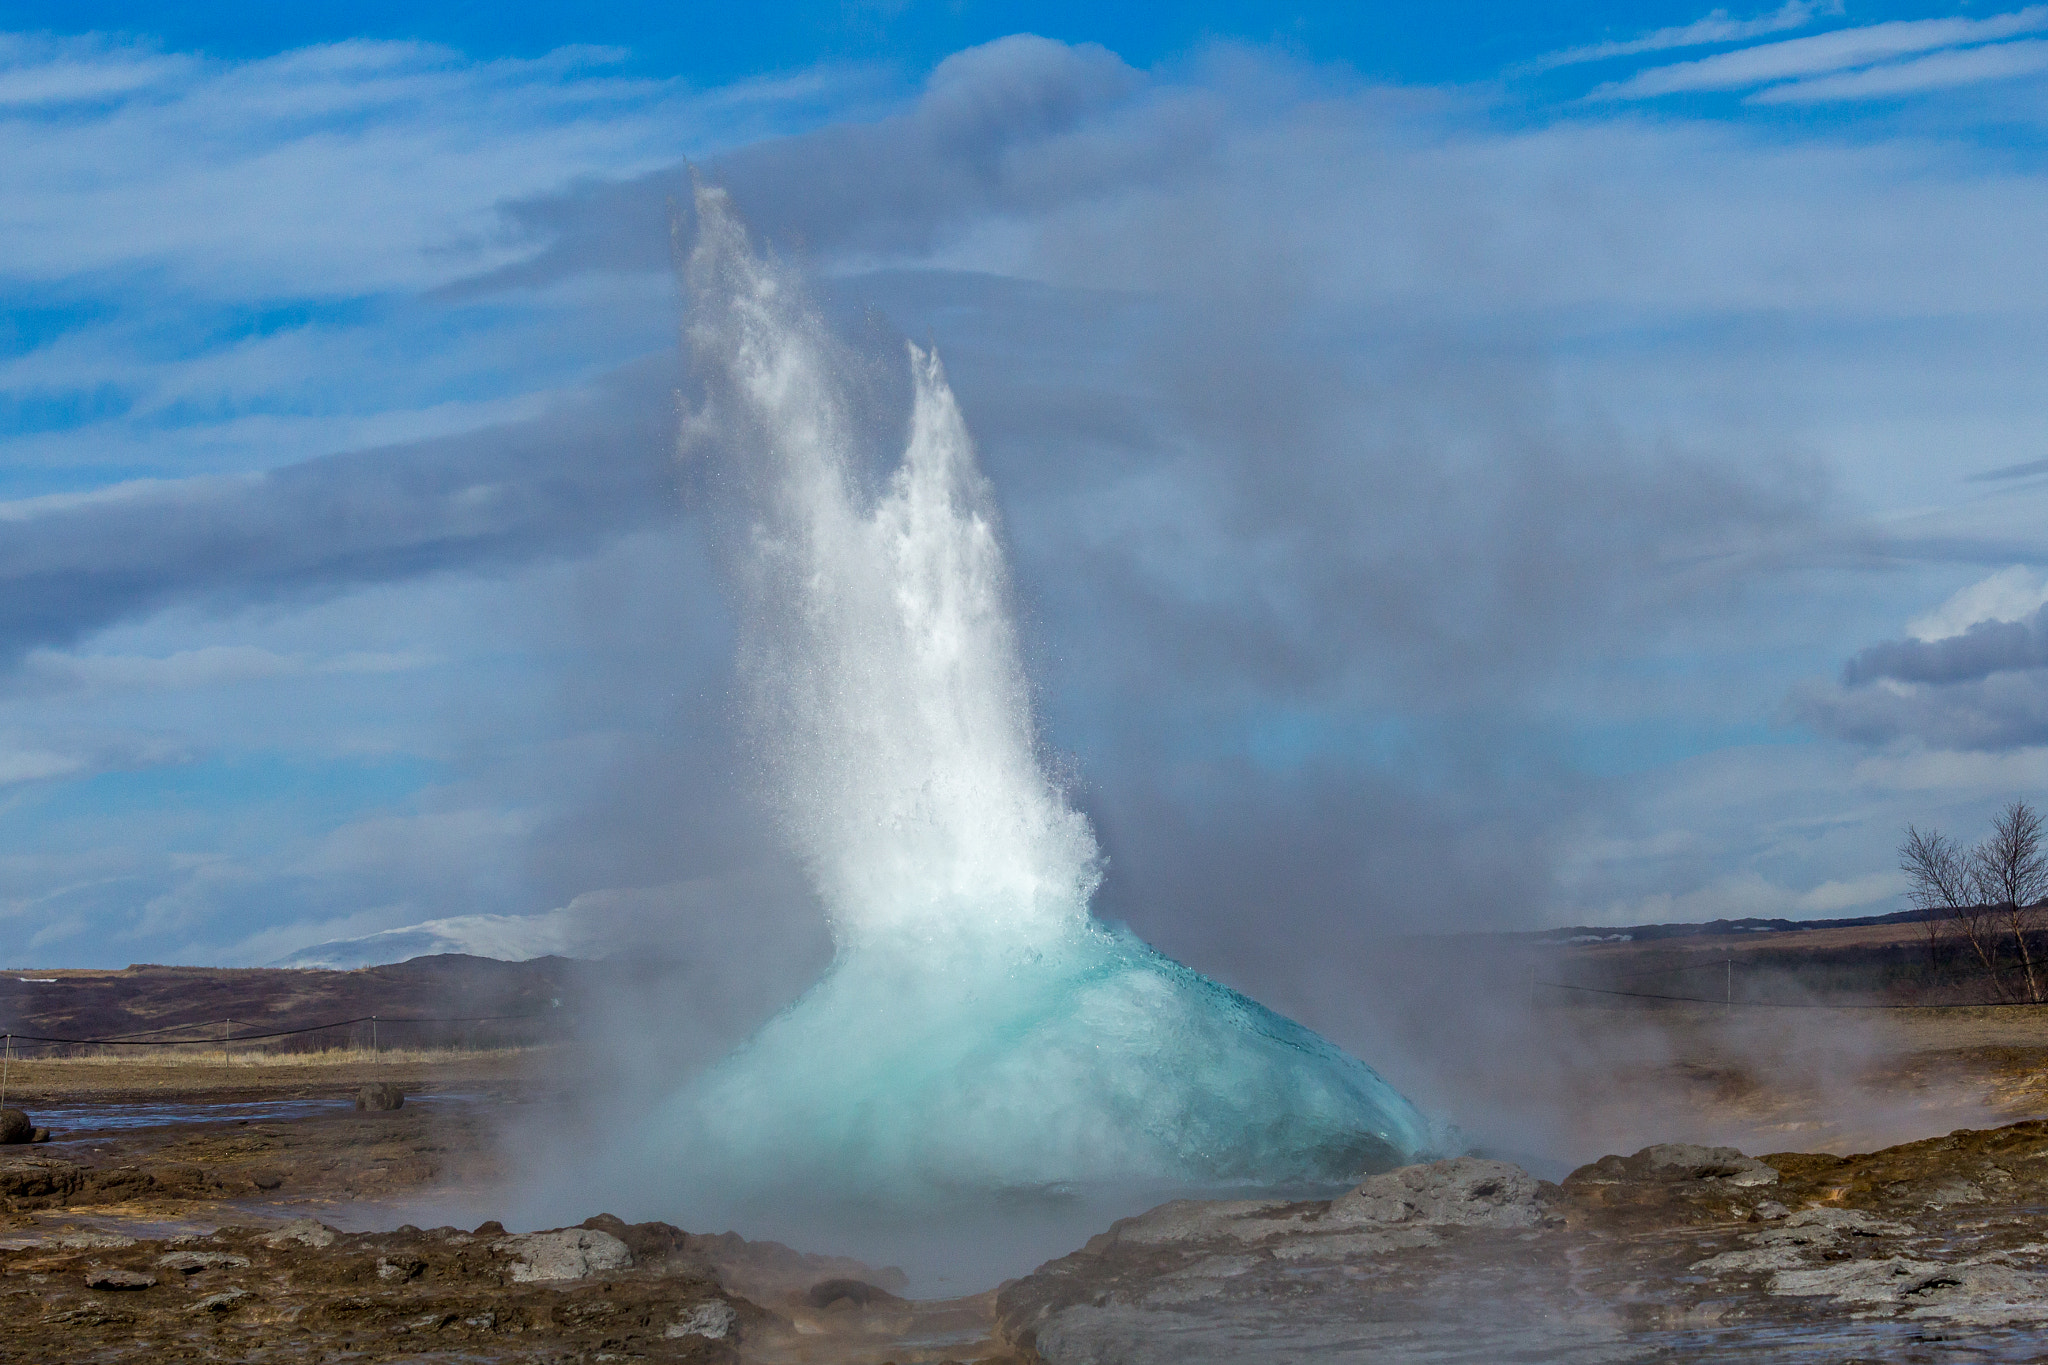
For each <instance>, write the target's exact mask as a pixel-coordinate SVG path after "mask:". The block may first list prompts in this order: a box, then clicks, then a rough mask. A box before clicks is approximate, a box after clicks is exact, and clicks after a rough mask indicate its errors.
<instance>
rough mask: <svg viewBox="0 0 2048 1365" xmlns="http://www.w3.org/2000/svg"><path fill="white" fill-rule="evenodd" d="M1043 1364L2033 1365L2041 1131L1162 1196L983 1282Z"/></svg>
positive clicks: (1001, 1321)
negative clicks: (1202, 1196) (1263, 1192)
mask: <svg viewBox="0 0 2048 1365" xmlns="http://www.w3.org/2000/svg"><path fill="white" fill-rule="evenodd" d="M997 1313H998V1333H999V1335H1000V1337H1001V1338H1002V1339H1003V1340H1004V1341H1006V1342H1007V1343H1008V1344H1010V1345H1011V1346H1012V1347H1014V1348H1015V1349H1017V1350H1019V1351H1021V1352H1026V1353H1031V1352H1035V1353H1036V1354H1037V1356H1038V1357H1039V1359H1040V1360H1042V1361H1044V1362H1046V1363H1047V1365H1154V1363H1155V1362H1156V1363H1157V1365H1208V1362H1217V1365H1221V1363H1222V1362H1226V1361H1228V1362H1237V1361H1251V1360H1256V1361H1259V1362H1273V1363H1274V1365H1289V1363H1290V1362H1301V1363H1302V1365H1306V1363H1307V1362H1318V1365H1346V1363H1347V1362H1367V1361H1404V1362H1407V1361H1412V1362H1435V1361H1443V1362H1474V1365H1478V1363H1480V1362H1487V1363H1489V1365H1490V1363H1493V1362H1514V1361H1531V1362H1534V1361H1545V1362H1574V1363H1578V1362H1583V1363H1584V1365H1594V1363H1595V1362H1624V1361H1626V1362H1639V1361H1674V1362H1675V1361H1694V1360H1701V1359H1713V1360H1731V1361H1734V1360H1756V1361H1772V1362H1777V1361H1786V1362H1804V1361H1812V1362H1823V1361H1825V1362H1828V1363H1829V1365H1836V1363H1837V1362H1842V1361H1851V1360H1854V1361H1862V1360H1884V1361H1893V1360H1896V1361H1929V1362H1933V1361H1950V1360H1963V1359H1968V1360H2014V1361H2022V1360H2026V1361H2032V1360H2039V1359H2042V1358H2043V1357H2044V1355H2048V1346H2044V1343H2048V1123H2039V1122H2030V1123H2020V1124H2014V1125H2012V1126H2010V1127H2006V1128H1999V1129H1992V1130H1987V1131H1969V1130H1964V1131H1959V1132H1956V1133H1952V1134H1949V1135H1948V1136H1946V1137H1941V1138H1935V1139H1931V1140H1928V1141H1925V1142H1916V1143H1909V1144H1905V1145H1903V1146H1898V1147H1891V1148H1887V1149H1885V1150H1883V1151H1880V1152H1875V1153H1869V1154H1861V1155H1855V1156H1848V1157H1838V1156H1833V1155H1829V1154H1825V1153H1819V1154H1815V1153H1776V1154H1771V1155H1767V1156H1764V1157H1761V1158H1757V1157H1750V1156H1746V1155H1744V1154H1743V1153H1741V1152H1738V1151H1736V1150H1734V1149H1732V1148H1726V1147H1695V1146H1690V1145H1685V1144H1661V1145H1659V1146H1654V1147H1648V1148H1645V1149H1643V1150H1642V1151H1639V1152H1637V1153H1635V1154H1634V1155H1632V1156H1608V1157H1603V1158H1601V1159H1600V1160H1599V1161H1596V1162H1594V1163H1592V1164H1591V1165H1588V1166H1584V1167H1582V1168H1580V1169H1579V1170H1577V1171H1574V1172H1573V1173H1572V1174H1571V1175H1570V1176H1568V1177H1566V1179H1565V1180H1564V1181H1563V1183H1562V1184H1561V1185H1550V1184H1547V1183H1544V1182H1541V1181H1538V1180H1536V1179H1534V1178H1533V1177H1531V1176H1530V1175H1529V1174H1528V1173H1527V1172H1525V1171H1522V1170H1521V1169H1520V1168H1518V1167H1515V1166H1512V1165H1508V1164H1507V1163H1504V1162H1496V1161H1483V1160H1478V1159H1474V1158H1460V1159H1457V1160H1454V1161H1443V1162H1435V1163H1431V1164H1428V1165H1421V1166H1411V1167H1407V1168H1404V1169H1402V1170H1398V1171H1391V1172H1388V1173H1386V1174H1384V1175H1379V1176H1374V1177H1372V1178H1371V1179H1369V1180H1367V1181H1365V1182H1364V1183H1362V1184H1361V1185H1359V1186H1358V1187H1357V1188H1356V1189H1354V1190H1352V1191H1351V1192H1349V1193H1347V1194H1345V1195H1343V1196H1342V1197H1340V1198H1338V1199H1335V1200H1330V1201H1306V1202H1297V1203H1283V1202H1271V1201H1268V1202H1231V1203H1200V1202H1194V1201H1179V1202H1177V1203H1173V1204H1167V1205H1164V1206H1162V1207H1160V1208H1158V1209H1154V1210H1152V1211H1151V1212H1149V1213H1146V1214H1143V1215H1140V1216H1139V1217H1137V1218H1132V1219H1126V1220H1124V1221H1123V1222H1121V1223H1118V1224H1116V1225H1115V1226H1114V1227H1112V1228H1111V1229H1110V1230H1109V1231H1108V1232H1106V1233H1104V1234H1102V1235H1101V1236H1098V1237H1096V1238H1094V1239H1093V1240H1091V1241H1090V1242H1089V1243H1088V1245H1087V1246H1086V1247H1084V1248H1083V1249H1082V1250H1080V1251H1078V1252H1076V1253H1074V1254H1073V1255H1070V1256H1066V1257H1063V1258H1061V1259H1059V1260H1057V1261H1053V1262H1050V1263H1048V1264H1046V1265H1044V1266H1041V1267H1040V1268H1039V1269H1038V1270H1037V1271H1036V1272H1034V1273H1033V1274H1031V1275H1029V1276H1026V1277H1025V1278H1023V1279H1021V1280H1017V1281H1013V1282H1011V1283H1010V1284H1008V1285H1006V1286H1004V1288H1003V1289H1002V1291H1001V1292H1000V1294H999V1295H998V1298H997Z"/></svg>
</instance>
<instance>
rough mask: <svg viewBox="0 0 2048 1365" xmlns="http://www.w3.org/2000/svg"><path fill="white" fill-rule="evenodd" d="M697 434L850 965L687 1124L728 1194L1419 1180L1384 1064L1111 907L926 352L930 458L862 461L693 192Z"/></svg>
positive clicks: (804, 347) (917, 453)
mask: <svg viewBox="0 0 2048 1365" xmlns="http://www.w3.org/2000/svg"><path fill="white" fill-rule="evenodd" d="M697 221H698V239H697V245H696V247H695V250H694V251H693V253H692V254H691V257H690V259H689V263H688V266H687V286H688V291H689V298H690V324H689V343H690V346H691V349H692V351H693V353H694V355H695V357H696V361H697V366H698V369H699V371H700V372H701V374H702V375H703V377H704V381H705V383H706V385H707V388H708V394H709V400H708V407H707V409H706V412H705V414H704V416H703V419H702V421H701V423H700V426H701V429H702V430H703V431H704V432H708V433H713V436H712V439H715V441H716V442H717V443H718V444H719V445H720V446H721V447H722V448H723V449H724V450H725V451H726V452H727V454H728V462H729V464H730V466H731V467H730V469H729V470H728V471H727V475H728V479H729V483H730V486H731V487H732V489H733V491H735V492H736V493H737V494H738V495H739V497H740V499H741V500H742V505H743V507H744V518H743V520H744V535H743V538H742V543H741V544H740V545H739V546H738V549H737V552H736V555H735V559H736V578H737V591H738V596H739V603H738V605H739V608H740V616H741V620H742V626H741V642H740V649H741V673H742V677H743V680H744V689H745V691H744V699H745V707H746V712H747V716H748V719H749V721H750V722H751V725H752V727H753V731H754V736H755V740H756V743H757V744H758V746H759V750H760V752H761V754H762V756H763V759H764V762H765V765H766V769H767V773H768V775H769V780H770V790H771V793H772V795H773V797H774V799H775V800H776V802H777V803H778V805H779V809H780V812H781V814H782V817H783V819H784V821H785V824H786V829H787V832H788V834H789V836H790V837H791V838H792V839H793V840H794V842H795V844H796V847H797V849H798V850H799V852H800V853H801V855H802V857H803V859H804V862H805V865H806V867H807V868H808V870H809V873H810V875H811V877H812V879H813V880H814V883H815V885H816V887H817V889H818V892H819V894H820V896H821V898H822V900H823V902H824V904H825V906H826V908H827V910H828V912H829V914H830V916H831V920H832V930H833V934H834V938H835V941H836V943H837V947H838V952H837V957H836V959H835V961H834V962H833V964H832V967H831V969H830V970H829V971H828V972H827V974H826V975H825V977H824V979H823V980H821V981H819V982H818V984H817V985H816V986H814V987H813V988H812V989H811V990H810V991H809V992H808V993H807V994H805V995H804V996H803V998H801V999H800V1000H798V1001H797V1002H796V1003H795V1004H793V1005H791V1006H790V1007H789V1008H788V1009H786V1010H784V1011H783V1012H782V1013H781V1014H780V1015H779V1016H777V1017H776V1018H775V1019H774V1020H772V1021H771V1022H770V1023H768V1024H767V1025H766V1026H765V1027H764V1028H762V1029H761V1030H760V1032H759V1033H757V1034H756V1035H755V1036H754V1037H753V1038H752V1039H751V1040H750V1041H749V1042H748V1043H747V1044H746V1045H745V1046H744V1047H742V1048H741V1049H740V1050H739V1051H738V1052H737V1053H735V1054H734V1055H733V1056H731V1057H730V1058H728V1059H727V1060H726V1061H725V1062H723V1063H722V1064H720V1065H719V1066H718V1067H716V1068H714V1069H713V1070H712V1071H711V1072H709V1073H707V1074H706V1075H704V1076H703V1077H701V1078H700V1079H699V1080H698V1081H697V1082H696V1083H694V1084H693V1085H692V1086H691V1087H690V1089H689V1090H688V1091H687V1092H686V1093H685V1094H683V1095H681V1096H678V1097H677V1099H676V1100H675V1101H674V1102H673V1103H672V1105H671V1106H670V1107H669V1110H668V1113H667V1116H666V1117H667V1120H668V1122H667V1124H666V1126H665V1133H664V1137H663V1139H662V1141H663V1142H664V1143H665V1144H666V1143H680V1149H679V1151H677V1153H676V1154H677V1155H679V1156H680V1157H681V1159H682V1162H683V1164H684V1165H686V1166H687V1168H688V1169H690V1170H692V1171H695V1172H698V1173H700V1178H701V1179H702V1180H703V1181H704V1182H705V1183H706V1184H707V1185H709V1184H715V1186H716V1188H717V1191H718V1193H719V1194H720V1195H721V1196H722V1197H728V1198H743V1197H744V1196H745V1194H746V1192H747V1191H749V1190H759V1191H762V1192H767V1191H770V1190H780V1191H784V1192H789V1191H802V1190H815V1191H833V1192H836V1193H839V1194H847V1193H857V1194H859V1195H860V1196H862V1197H864V1198H867V1199H872V1200H877V1201H887V1202H893V1203H897V1204H899V1205H900V1204H914V1203H916V1202H918V1201H920V1200H921V1199H924V1198H928V1197H943V1196H945V1195H948V1194H955V1195H957V1194H971V1193H974V1192H989V1191H998V1192H1000V1191H1019V1190H1034V1189H1039V1190H1042V1189H1047V1188H1054V1189H1060V1188H1075V1187H1085V1186H1089V1185H1118V1184H1142V1185H1148V1186H1181V1187H1190V1186H1208V1187H1214V1186H1223V1185H1230V1186H1245V1185H1253V1186H1256V1185H1302V1184H1324V1183H1334V1182H1339V1181H1347V1180H1353V1179H1356V1178H1357V1177H1358V1175H1359V1173H1360V1172H1361V1171H1363V1170H1369V1169H1380V1168H1384V1167H1387V1166H1391V1165H1396V1164H1400V1163H1402V1162H1405V1161H1408V1160H1412V1159H1414V1158H1415V1157H1417V1156H1418V1155H1419V1154H1421V1153H1423V1152H1424V1151H1425V1150H1426V1149H1427V1147H1428V1146H1429V1129H1428V1125H1427V1124H1426V1122H1425V1121H1424V1120H1423V1118H1422V1116H1421V1115H1420V1114H1418V1113H1417V1112H1416V1110H1415V1109H1414V1108H1413V1106H1411V1105H1410V1104H1409V1103H1408V1102H1407V1101H1406V1100H1405V1099H1403V1098H1402V1097H1401V1096H1400V1095H1399V1094H1397V1093H1396V1092H1395V1091H1394V1090H1393V1089H1392V1087H1390V1086H1388V1085H1387V1084H1386V1082H1384V1081H1382V1080H1381V1079H1380V1078H1379V1077H1378V1076H1377V1075H1376V1074H1374V1073H1373V1071H1372V1070H1371V1069H1370V1068H1368V1067H1366V1066H1365V1065H1364V1064H1362V1063H1361V1062H1359V1061H1357V1060H1355V1059H1354V1058H1352V1057H1349V1056H1347V1055H1345V1054H1344V1053H1343V1052H1341V1051H1339V1050H1338V1049H1337V1048H1335V1047H1333V1046H1332V1045H1330V1044H1329V1043H1327V1042H1325V1041H1324V1040H1323V1039H1321V1038H1320V1037H1318V1036H1316V1035H1315V1034H1313V1033H1311V1032H1309V1031H1308V1030H1306V1029H1304V1028H1302V1027H1301V1026H1299V1025H1297V1024H1295V1023H1293V1022H1291V1021H1290V1020H1287V1019H1284V1018H1282V1017H1280V1016H1279V1015H1277V1014H1274V1013H1273V1012H1272V1011H1270V1010H1267V1009H1265V1008H1263V1007H1261V1006H1260V1005H1258V1004H1256V1003H1254V1002H1253V1001H1251V1000H1248V999H1246V998H1245V997H1243V996H1241V995H1239V994H1237V993H1236V992H1234V991H1230V990H1228V989H1225V988H1224V987H1222V986H1219V985H1217V984H1216V983H1214V982H1212V981H1209V980H1208V979H1206V978H1205V977H1202V976H1200V975H1198V974H1197V973H1195V972H1192V971H1189V970H1188V969H1187V968H1185V967H1182V966H1180V965H1179V964H1178V963H1175V962H1172V961H1170V960H1168V959H1167V958H1165V957H1162V956H1161V955H1160V954H1158V953H1157V952H1155V951H1153V950H1152V949H1151V948H1149V947H1147V946H1146V945H1145V944H1143V943H1141V942H1139V941H1138V940H1137V939H1136V938H1134V937H1133V936H1131V935H1130V934H1129V933H1128V932H1125V931H1121V930H1118V929H1115V928H1111V927H1109V926H1106V925H1103V924H1101V923H1099V922H1097V921H1096V920H1094V919H1093V918H1092V917H1091V916H1090V914H1089V911H1088V902H1089V898H1090V896H1091V895H1092V894H1093V892H1094V890H1095V887H1096V884H1097V881H1098V878H1099V871H1098V867H1099V863H1100V859H1099V856H1098V853H1097V849H1096V844H1095V839H1094V836H1093V834H1092V833H1091V831H1090V830H1089V827H1088V822H1087V821H1086V819H1085V818H1084V817H1083V816H1082V815H1081V814H1080V813H1079V812H1078V811H1076V810H1074V809H1073V808H1072V807H1071V806H1070V805H1069V804H1068V802H1067V800H1066V797H1065V795H1064V793H1063V792H1062V791H1061V790H1060V788H1059V787H1058V786H1057V785H1056V784H1055V783H1054V782H1053V781H1052V780H1051V779H1050V778H1049V777H1048V776H1047V773H1046V771H1045V768H1044V766H1043V764H1042V763H1041V762H1040V754H1039V748H1038V741H1037V735H1036V733H1035V731H1034V726H1033V720H1032V712H1031V701H1030V695H1029V691H1028V688H1027V686H1026V683H1025V679H1024V673H1023V668H1022V666H1021V662H1020V660H1019V657H1018V647H1017V641H1016V636H1015V630H1014V627H1013V623H1012V616H1011V612H1010V602H1009V596H1010V589H1009V582H1008V571H1007V568H1006V566H1005V563H1004V557H1003V548H1002V543H1001V539H1000V537H999V535H998V531H997V527H996V522H995V517H994V512H993V508H992V505H991V500H990V497H989V493H988V489H987V487H986V485H985V483H984V482H983V480H982V477H981V475H980V474H979V472H978V471H977V469H976V466H975V461H974V454H973V447H972V444H971V443H970V441H969V439H968V434H967V428H966V425H965V423H964V422H963V420H962V418H961V414H960V410H959V407H958V405H957V404H956V403H955V401H954V398H953V394H952V392H951V390H950V389H948V387H947V385H946V379H945V375H944V373H943V372H942V371H941V369H940V366H939V362H938V359H937V357H935V356H933V355H930V354H927V353H925V352H922V351H919V350H917V349H916V348H912V349H911V352H910V363H911V367H912V370H913V374H914V381H915V398H914V407H913V411H912V416H911V422H910V433H909V444H908V447H907V449H906V450H905V451H904V454H903V457H902V461H901V464H900V466H899V467H897V468H896V469H895V471H894V472H893V474H892V475H891V476H890V477H889V479H888V480H887V482H886V486H884V487H882V488H880V489H878V490H870V491H863V489H862V488H861V486H860V482H859V479H858V478H857V476H856V472H855V469H854V467H853V451H854V449H855V432H854V425H855V421H854V417H853V414H852V413H851V411H850V408H849V400H848V397H847V394H846V390H845V387H844V385H843V383H842V376H843V375H844V374H845V373H846V369H845V366H844V362H843V358H842V357H841V355H840V353H839V351H838V349H837V347H836V345H835V343H834V342H833V341H832V339H831V337H830V336H829V334H828V332H827V329H826V328H825V326H824V324H823V322H822V321H821V320H820V319H819V317H818V316H817V315H816V314H815V313H814V312H813V311H812V309H811V308H810V307H809V306H808V305H807V303H806V302H805V300H804V298H803V295H802V292H801V290H800V288H799V287H798V285H797V282H796V281H795V279H794V278H793V277H792V276H791V274H789V273H788V272H786V271H785V270H783V269H781V268H779V267H778V266H776V265H775V264H774V263H773V262H770V261H764V260H761V259H759V258H757V257H756V256H755V255H754V254H753V253H752V252H751V251H750V250H749V248H748V245H747V241H746V235H745V232H744V229H743V228H742V226H741V225H740V224H739V222H738V221H737V220H736V219H735V217H734V216H733V213H732V211H731V208H730V206H729V205H728V203H727V201H726V199H725V196H724V194H723V193H722V192H721V191H718V190H715V189H701V190H699V192H698V195H697Z"/></svg>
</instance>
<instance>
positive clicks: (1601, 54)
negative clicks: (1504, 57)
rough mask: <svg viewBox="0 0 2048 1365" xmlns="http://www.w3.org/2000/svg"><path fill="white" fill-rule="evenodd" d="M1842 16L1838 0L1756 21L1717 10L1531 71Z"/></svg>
mask: <svg viewBox="0 0 2048 1365" xmlns="http://www.w3.org/2000/svg"><path fill="white" fill-rule="evenodd" d="M1841 12H1842V5H1841V0H1834V2H1833V3H1831V4H1829V3H1819V2H1818V0H1786V2H1785V3H1784V4H1783V5H1781V6H1779V7H1778V8H1777V9H1776V10H1773V11H1772V12H1771V13H1769V14H1764V15H1759V16H1758V17H1756V18H1754V19H1732V18H1730V17H1729V15H1728V11H1727V10H1724V9H1717V10H1715V11H1714V12H1713V13H1711V14H1709V15H1707V16H1706V17H1705V18H1704V19H1695V20H1693V21H1692V22H1691V23H1689V24H1678V25H1675V26H1673V27H1670V28H1660V29H1655V30H1653V31H1651V32H1649V33H1645V34H1643V35H1642V36H1640V37H1636V38H1624V39H1619V40H1617V41H1614V42H1606V43H1589V44H1587V45H1586V46H1584V47H1574V48H1567V49H1566V50H1565V51H1563V52H1553V53H1551V54H1550V55H1548V56H1546V57H1539V58H1537V59H1536V60H1535V61H1534V62H1531V63H1530V64H1529V69H1531V70H1534V71H1550V70H1554V69H1556V68H1557V67H1561V66H1576V65H1579V64H1582V63H1585V62H1604V61H1609V60H1612V59H1613V58H1616V57H1633V56H1635V55H1636V54H1638V53H1642V52H1668V51H1671V50H1673V49H1677V48H1685V47H1706V46H1708V45H1710V44H1713V43H1735V42H1741V41H1742V40H1743V39H1745V38H1761V37H1763V36H1764V35H1765V34H1767V33H1783V32H1785V31H1786V30H1788V29H1795V28H1804V27H1805V26H1806V25H1807V24H1809V23H1811V22H1813V18H1814V16H1815V15H1816V14H1840V13H1841Z"/></svg>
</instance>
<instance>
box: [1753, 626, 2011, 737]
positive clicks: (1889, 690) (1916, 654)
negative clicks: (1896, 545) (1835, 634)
mask: <svg viewBox="0 0 2048 1365" xmlns="http://www.w3.org/2000/svg"><path fill="white" fill-rule="evenodd" d="M1790 709H1791V713H1792V714H1793V716H1794V717H1796V718H1797V719H1799V720H1801V721H1804V722H1805V723H1807V724H1809V725H1812V726H1813V727H1814V728H1816V729H1818V730H1821V731H1823V732H1825V733H1827V734H1831V735H1836V736H1838V737H1840V738H1843V739H1847V740H1851V741H1853V742H1855V743H1859V744H1889V743H1892V742H1894V741H1897V740H1904V739H1912V740H1917V741H1919V742H1921V743H1923V744H1928V745H1932V746H1933V747H1935V748H1940V749H1976V750H1993V751H1996V750H2005V749H2015V748H2022V747H2025V746H2028V745H2034V744H2041V743H2044V742H2048V608H2043V609H2041V610H2039V611H2036V612H2034V613H2033V614H2032V615H2030V616H2026V617H2024V618H2022V619H2020V620H2017V621H1980V622H1978V623H1977V624H1976V625H1973V626H1971V627H1970V628H1969V629H1968V630H1965V631H1963V632H1962V633H1961V634H1959V635H1951V636H1948V637H1946V638H1944V639H1939V640H1886V641H1883V642H1881V643H1879V644H1874V645H1871V646H1869V647H1868V648H1865V649H1862V650H1859V651H1858V652H1857V653H1856V654H1855V655H1854V656H1853V657H1852V658H1851V659H1850V660H1849V662H1848V663H1847V664H1845V665H1843V667H1842V677H1841V682H1840V684H1839V685H1837V686H1824V685H1811V686H1808V687H1806V688H1805V689H1803V690H1801V691H1799V692H1797V693H1796V694H1795V695H1794V697H1793V699H1792V701H1791V708H1790Z"/></svg>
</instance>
